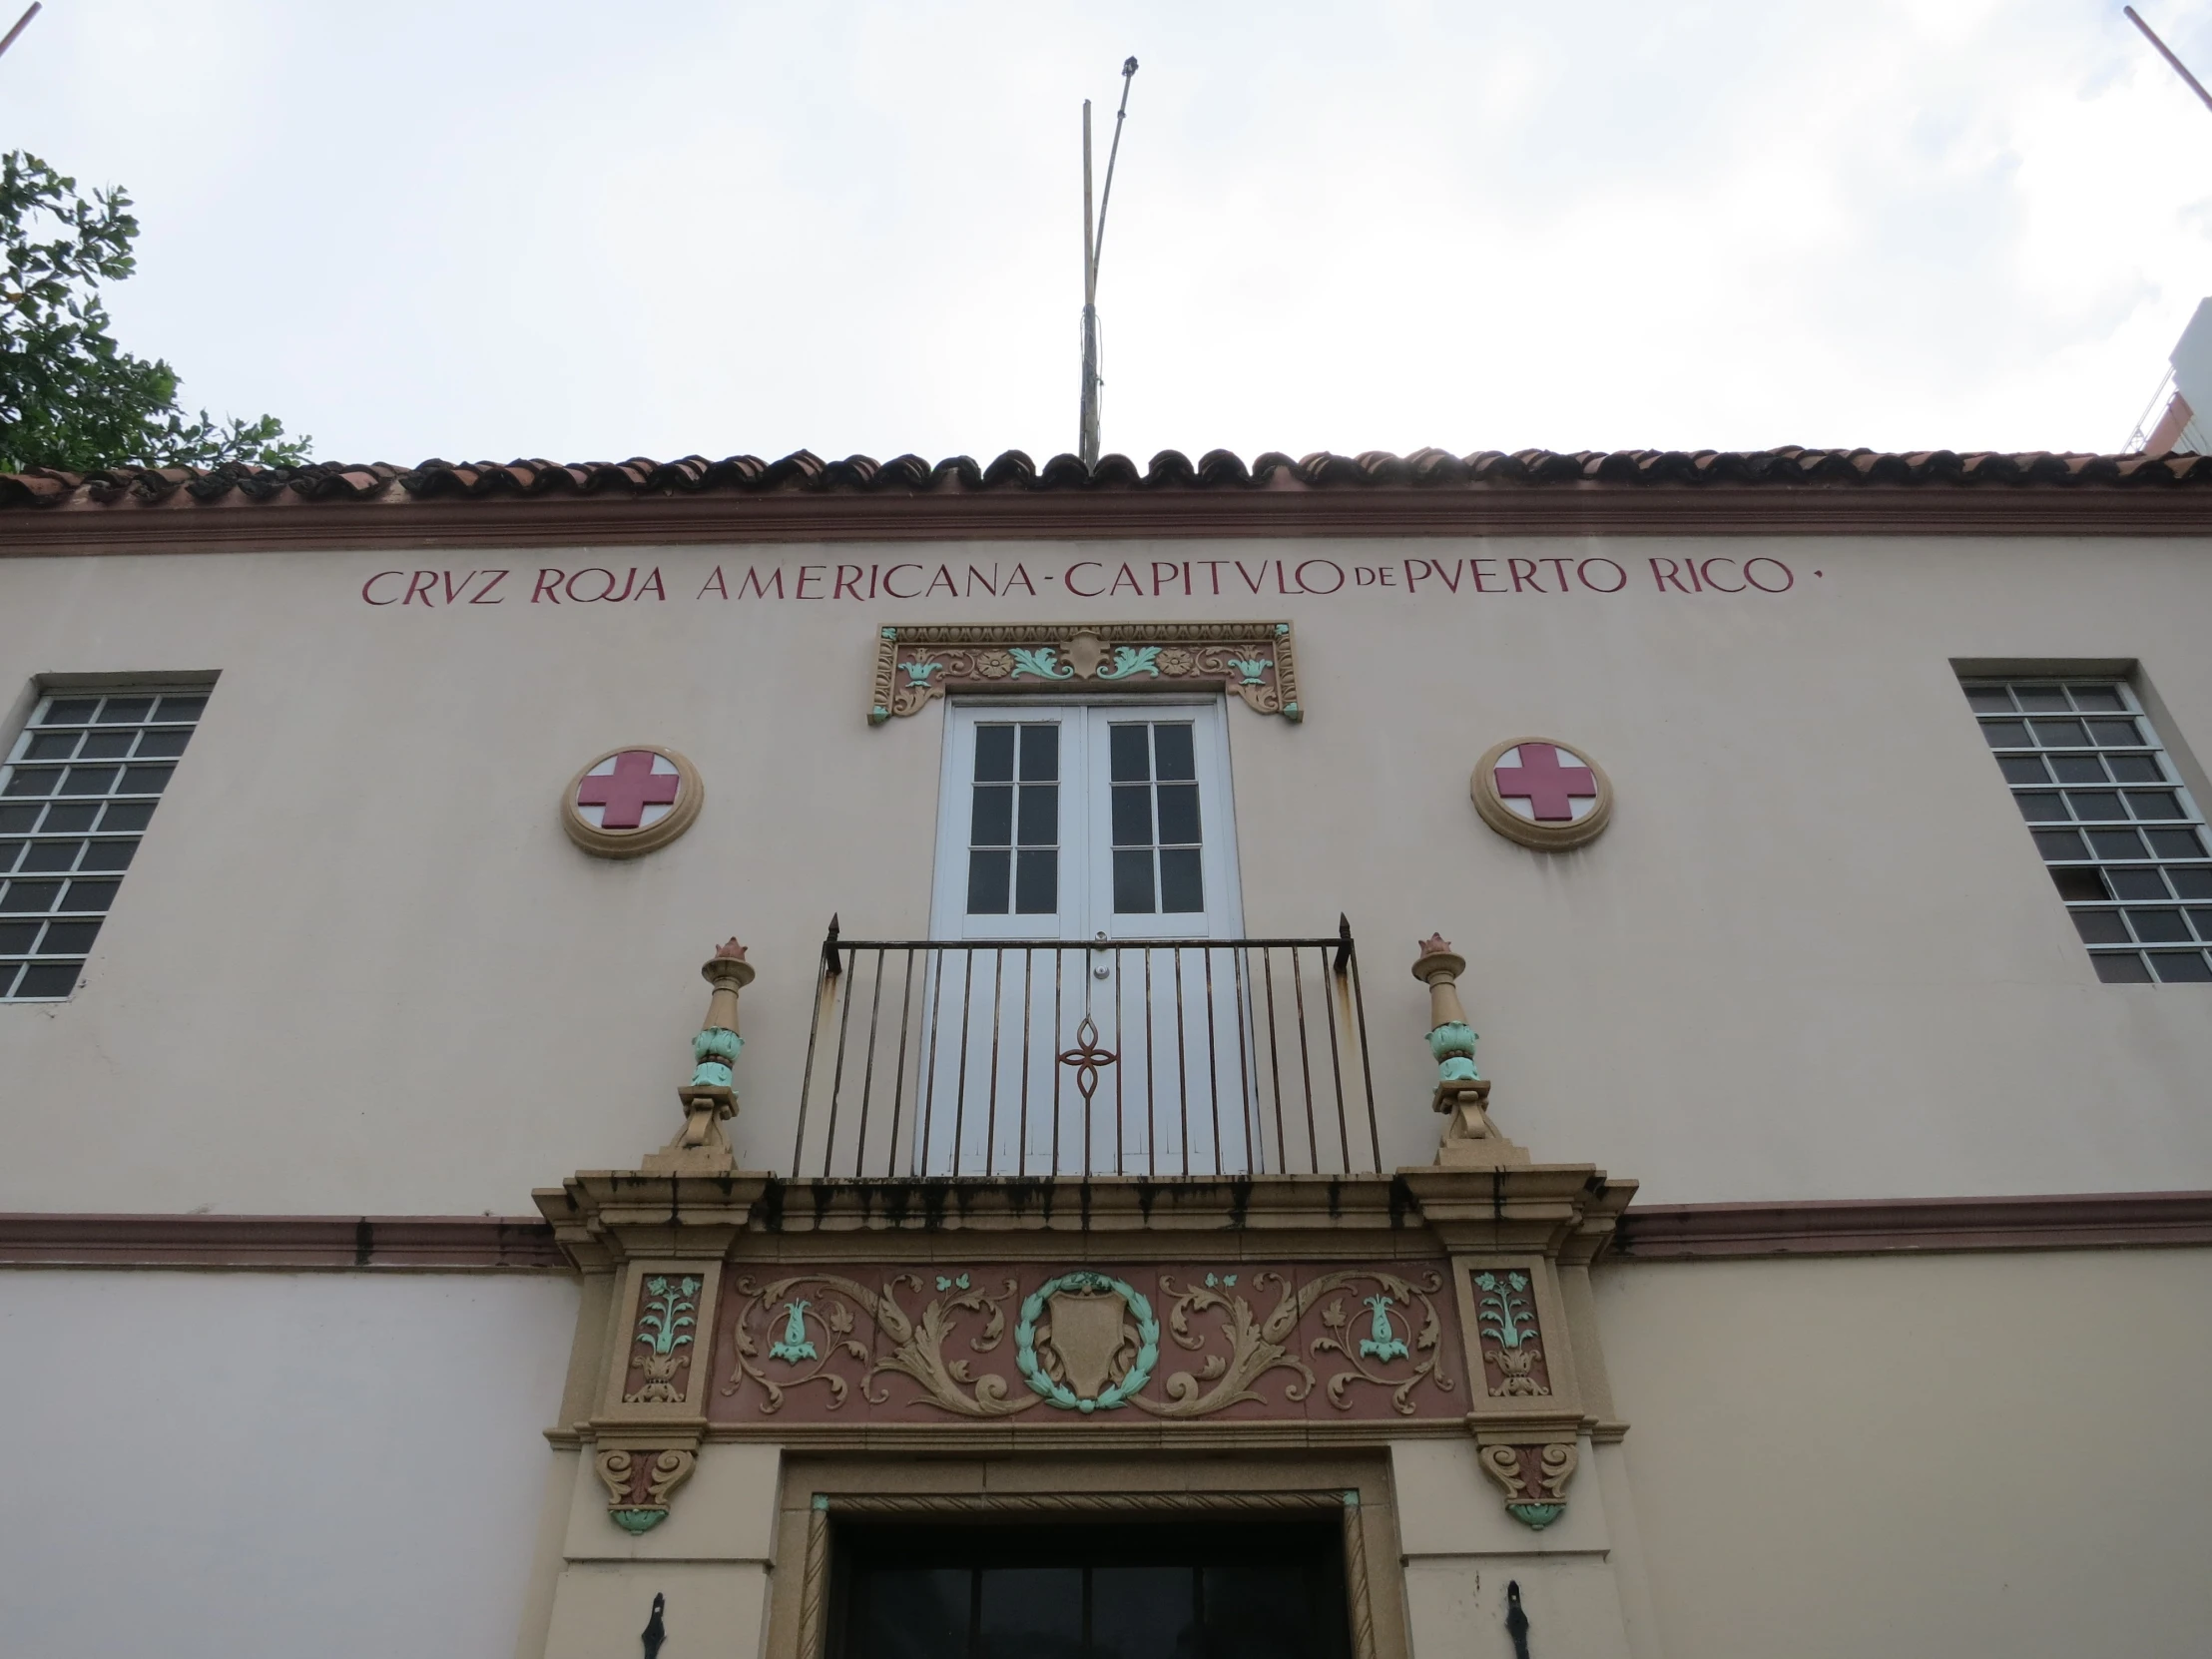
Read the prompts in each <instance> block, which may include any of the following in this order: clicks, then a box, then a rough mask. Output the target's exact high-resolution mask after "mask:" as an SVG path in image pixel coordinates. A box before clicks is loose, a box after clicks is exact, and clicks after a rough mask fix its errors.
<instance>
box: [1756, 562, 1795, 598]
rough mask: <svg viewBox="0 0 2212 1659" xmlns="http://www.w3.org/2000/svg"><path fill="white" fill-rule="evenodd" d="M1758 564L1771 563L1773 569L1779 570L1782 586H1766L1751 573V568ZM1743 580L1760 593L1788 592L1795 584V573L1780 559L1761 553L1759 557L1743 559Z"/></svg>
mask: <svg viewBox="0 0 2212 1659" xmlns="http://www.w3.org/2000/svg"><path fill="white" fill-rule="evenodd" d="M1758 565H1772V566H1774V568H1775V569H1777V570H1779V571H1781V572H1782V586H1780V587H1779V588H1770V587H1768V586H1767V584H1766V583H1764V582H1762V581H1760V580H1759V578H1758V577H1757V576H1756V575H1754V574H1753V568H1754V567H1755V566H1758ZM1744 580H1745V581H1747V582H1749V583H1750V584H1751V585H1752V586H1753V587H1755V588H1757V589H1758V590H1759V591H1760V592H1761V593H1788V592H1789V591H1790V589H1791V588H1793V587H1795V586H1796V585H1797V573H1796V572H1795V571H1793V570H1792V569H1791V568H1790V567H1789V566H1788V565H1786V564H1784V563H1783V562H1782V561H1781V560H1780V559H1770V558H1767V557H1765V556H1764V555H1762V556H1760V557H1759V558H1756V559H1746V560H1745V561H1744Z"/></svg>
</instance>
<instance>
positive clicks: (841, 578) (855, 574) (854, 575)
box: [830, 565, 860, 599]
mask: <svg viewBox="0 0 2212 1659" xmlns="http://www.w3.org/2000/svg"><path fill="white" fill-rule="evenodd" d="M848 571H849V572H850V573H851V575H850V578H849V580H848V579H847V577H846V572H848ZM848 591H849V592H850V593H851V595H852V597H853V598H854V599H857V598H859V597H860V567H859V566H858V565H839V566H837V573H836V580H835V581H834V583H833V584H832V585H831V587H830V598H831V599H842V598H843V597H844V596H845V594H846V593H847V592H848Z"/></svg>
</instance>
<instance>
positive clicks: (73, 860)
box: [23, 841, 85, 873]
mask: <svg viewBox="0 0 2212 1659" xmlns="http://www.w3.org/2000/svg"><path fill="white" fill-rule="evenodd" d="M84 844H85V843H84V842H83V841H33V842H32V843H31V849H30V851H28V852H27V853H25V854H24V857H23V868H24V870H25V871H26V872H29V871H32V870H39V871H42V872H46V873H51V872H53V871H55V870H62V869H75V868H76V867H77V849H78V848H79V847H81V846H83V845H84Z"/></svg>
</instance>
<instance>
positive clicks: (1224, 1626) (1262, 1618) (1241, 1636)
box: [1205, 1564, 1327, 1659]
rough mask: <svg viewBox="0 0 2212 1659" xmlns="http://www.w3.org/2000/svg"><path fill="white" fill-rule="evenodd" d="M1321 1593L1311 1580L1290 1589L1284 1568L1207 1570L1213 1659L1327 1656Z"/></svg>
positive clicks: (1208, 1646)
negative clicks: (1320, 1624)
mask: <svg viewBox="0 0 2212 1659" xmlns="http://www.w3.org/2000/svg"><path fill="white" fill-rule="evenodd" d="M1317 1588H1318V1586H1317V1585H1316V1584H1315V1582H1314V1580H1313V1579H1312V1578H1311V1577H1307V1578H1306V1579H1304V1580H1303V1581H1296V1580H1294V1581H1293V1582H1292V1583H1290V1584H1286V1583H1285V1582H1284V1574H1283V1572H1282V1569H1281V1568H1278V1567H1266V1566H1259V1565H1251V1566H1246V1565H1242V1564H1240V1565H1235V1566H1209V1567H1207V1568H1206V1569H1205V1604H1206V1637H1207V1642H1206V1652H1207V1655H1208V1659H1308V1656H1310V1655H1313V1654H1316V1653H1319V1652H1325V1651H1327V1649H1325V1648H1323V1647H1322V1645H1321V1643H1320V1642H1318V1641H1317V1640H1316V1634H1317V1633H1316V1630H1315V1624H1316V1615H1317V1613H1318V1612H1319V1609H1318V1608H1316V1607H1315V1606H1314V1605H1313V1603H1314V1601H1315V1600H1317V1599H1318V1598H1317V1597H1316V1596H1315V1595H1314V1591H1315V1590H1316V1589H1317ZM1300 1591H1304V1593H1303V1594H1301V1593H1299V1592H1300ZM1286 1592H1289V1593H1286Z"/></svg>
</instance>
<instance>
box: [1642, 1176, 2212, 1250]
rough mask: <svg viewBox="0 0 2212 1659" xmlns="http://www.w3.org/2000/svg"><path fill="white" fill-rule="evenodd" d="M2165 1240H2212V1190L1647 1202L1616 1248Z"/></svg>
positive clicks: (2106, 1245)
mask: <svg viewBox="0 0 2212 1659" xmlns="http://www.w3.org/2000/svg"><path fill="white" fill-rule="evenodd" d="M2161 1245H2163V1246H2177V1245H2179V1246H2186V1245H2212V1192H2172V1193H2059V1194H2039V1195H2031V1196H2023V1197H2017V1198H1913V1199H1855V1200H1842V1201H1818V1200H1816V1201H1811V1202H1800V1203H1789V1204H1647V1205H1640V1206H1638V1207H1637V1208H1635V1209H1633V1210H1631V1211H1629V1212H1628V1213H1627V1214H1626V1215H1624V1216H1623V1217H1621V1219H1620V1223H1619V1226H1618V1228H1617V1230H1616V1231H1615V1233H1614V1235H1613V1239H1612V1253H1613V1255H1615V1256H1616V1257H1620V1258H1624V1259H1626V1260H1628V1261H1632V1262H1663V1261H1694V1260H1704V1259H1710V1258H1714V1257H1745V1256H1870V1255H1882V1254H1889V1253H1893V1252H1908V1251H1918V1252H1959V1251H1985V1250H2111V1249H2126V1248H2130V1247H2143V1246H2161Z"/></svg>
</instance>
